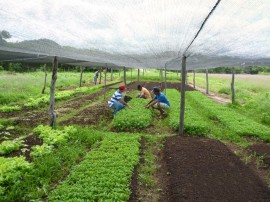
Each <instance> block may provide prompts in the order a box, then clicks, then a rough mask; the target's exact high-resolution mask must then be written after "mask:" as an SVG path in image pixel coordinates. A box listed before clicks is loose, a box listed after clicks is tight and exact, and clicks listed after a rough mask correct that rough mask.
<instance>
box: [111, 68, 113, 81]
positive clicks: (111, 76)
mask: <svg viewBox="0 0 270 202" xmlns="http://www.w3.org/2000/svg"><path fill="white" fill-rule="evenodd" d="M112 77H113V68H112V67H111V81H112Z"/></svg>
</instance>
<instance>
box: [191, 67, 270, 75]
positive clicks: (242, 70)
mask: <svg viewBox="0 0 270 202" xmlns="http://www.w3.org/2000/svg"><path fill="white" fill-rule="evenodd" d="M234 69H235V73H236V74H259V73H268V74H269V73H270V66H249V67H235V68H234ZM205 71H206V70H196V72H198V73H205ZM208 73H215V74H231V73H232V67H217V68H214V69H208Z"/></svg>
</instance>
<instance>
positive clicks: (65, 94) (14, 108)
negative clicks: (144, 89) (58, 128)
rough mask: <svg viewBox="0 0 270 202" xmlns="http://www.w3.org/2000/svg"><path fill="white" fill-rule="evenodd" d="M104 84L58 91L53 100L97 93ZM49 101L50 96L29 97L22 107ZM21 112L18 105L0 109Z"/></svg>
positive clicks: (36, 105) (0, 109)
mask: <svg viewBox="0 0 270 202" xmlns="http://www.w3.org/2000/svg"><path fill="white" fill-rule="evenodd" d="M117 82H118V81H112V82H108V83H107V85H110V84H114V83H117ZM103 85H104V84H99V85H95V86H92V87H86V86H85V87H80V88H76V89H74V90H65V91H59V92H56V93H55V100H62V99H65V98H68V97H70V96H72V95H74V94H77V93H88V94H92V93H95V92H97V91H99V90H100V89H101V88H102V87H103ZM49 101H50V95H42V96H41V97H39V98H34V97H30V98H29V99H28V100H27V102H26V103H25V104H23V106H24V107H38V106H40V105H42V104H46V103H49ZM20 110H22V106H20V105H4V106H1V107H0V112H13V111H20Z"/></svg>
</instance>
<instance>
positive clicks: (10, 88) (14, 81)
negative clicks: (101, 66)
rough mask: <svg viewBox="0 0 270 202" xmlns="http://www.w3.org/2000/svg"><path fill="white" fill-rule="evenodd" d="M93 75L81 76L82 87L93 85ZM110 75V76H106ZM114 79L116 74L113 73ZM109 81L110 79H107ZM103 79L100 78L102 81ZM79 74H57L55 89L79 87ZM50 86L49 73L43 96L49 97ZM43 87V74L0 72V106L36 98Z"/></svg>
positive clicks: (85, 74)
mask: <svg viewBox="0 0 270 202" xmlns="http://www.w3.org/2000/svg"><path fill="white" fill-rule="evenodd" d="M93 75H94V73H89V72H86V73H84V74H83V86H86V85H89V84H92V83H93ZM108 75H110V74H108ZM113 76H114V77H113V78H114V79H116V78H118V77H117V76H118V74H116V73H114V75H113ZM107 79H108V81H110V78H107ZM103 80H104V77H102V81H103ZM79 81H80V73H79V72H58V73H57V82H56V89H58V90H59V89H63V88H69V87H71V88H76V87H79ZM50 84H51V73H48V76H47V85H46V91H45V94H47V95H49V91H50V89H49V88H50ZM43 85H44V73H43V72H32V73H9V72H0V105H5V104H12V103H17V102H22V101H25V100H27V99H28V98H29V97H33V98H38V97H40V96H41V90H42V88H43Z"/></svg>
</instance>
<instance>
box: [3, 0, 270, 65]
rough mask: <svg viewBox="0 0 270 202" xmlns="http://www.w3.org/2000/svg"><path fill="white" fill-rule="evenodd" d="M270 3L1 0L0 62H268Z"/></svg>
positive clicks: (246, 0)
mask: <svg viewBox="0 0 270 202" xmlns="http://www.w3.org/2000/svg"><path fill="white" fill-rule="evenodd" d="M269 10H270V1H269V0H256V1H254V0H189V1H186V0H110V1H109V0H76V1H75V0H69V1H66V0H57V1H53V0H47V1H44V0H25V1H21V0H12V1H10V0H9V1H8V0H0V25H1V26H0V61H11V62H33V63H48V62H51V61H52V58H53V57H54V56H57V57H58V61H59V62H60V63H65V64H72V65H81V66H106V65H107V66H109V67H115V68H120V67H128V68H152V69H164V68H165V66H166V68H167V70H179V69H180V68H181V61H182V57H183V55H184V56H186V57H187V70H193V69H202V68H215V67H220V66H251V65H270V12H269Z"/></svg>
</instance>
